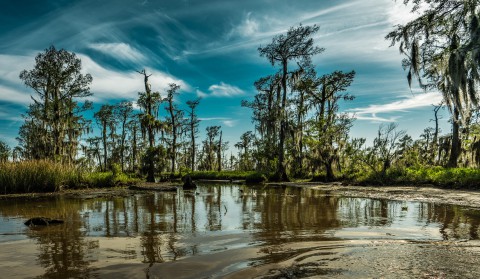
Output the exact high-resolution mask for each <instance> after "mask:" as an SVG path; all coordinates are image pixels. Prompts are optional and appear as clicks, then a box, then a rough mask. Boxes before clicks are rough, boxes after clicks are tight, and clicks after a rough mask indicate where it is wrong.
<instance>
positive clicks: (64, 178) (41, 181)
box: [0, 160, 82, 194]
mask: <svg viewBox="0 0 480 279" xmlns="http://www.w3.org/2000/svg"><path fill="white" fill-rule="evenodd" d="M81 180H82V174H81V172H79V171H77V170H76V168H75V167H74V166H68V165H62V164H59V163H55V162H52V161H46V160H38V161H23V162H15V163H13V162H4V163H0V192H1V193H2V194H12V193H30V192H55V191H58V190H60V189H61V188H62V187H77V186H78V185H80V183H81Z"/></svg>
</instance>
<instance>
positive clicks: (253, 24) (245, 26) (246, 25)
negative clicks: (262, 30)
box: [228, 12, 259, 37]
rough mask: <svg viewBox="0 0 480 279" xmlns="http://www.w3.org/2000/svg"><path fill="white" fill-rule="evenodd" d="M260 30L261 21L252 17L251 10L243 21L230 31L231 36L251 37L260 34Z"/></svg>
mask: <svg viewBox="0 0 480 279" xmlns="http://www.w3.org/2000/svg"><path fill="white" fill-rule="evenodd" d="M258 31H259V22H258V21H257V20H256V19H254V18H253V17H252V13H251V12H249V13H247V14H246V15H245V18H244V19H243V21H242V22H241V23H240V24H239V25H237V26H235V27H234V28H233V29H232V30H231V31H230V33H229V34H228V35H229V37H232V36H240V37H250V36H255V35H257V34H258Z"/></svg>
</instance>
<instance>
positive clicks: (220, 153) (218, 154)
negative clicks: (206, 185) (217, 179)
mask: <svg viewBox="0 0 480 279" xmlns="http://www.w3.org/2000/svg"><path fill="white" fill-rule="evenodd" d="M217 162H218V167H217V171H219V172H220V171H222V131H220V140H219V142H218V152H217Z"/></svg>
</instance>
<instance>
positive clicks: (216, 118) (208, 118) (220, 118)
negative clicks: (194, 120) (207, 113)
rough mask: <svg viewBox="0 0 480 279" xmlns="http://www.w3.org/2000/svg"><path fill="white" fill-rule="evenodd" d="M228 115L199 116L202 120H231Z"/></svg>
mask: <svg viewBox="0 0 480 279" xmlns="http://www.w3.org/2000/svg"><path fill="white" fill-rule="evenodd" d="M229 119H230V118H228V117H199V118H198V120H200V121H214V120H229Z"/></svg>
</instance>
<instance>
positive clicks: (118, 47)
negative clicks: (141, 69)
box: [88, 43, 145, 62]
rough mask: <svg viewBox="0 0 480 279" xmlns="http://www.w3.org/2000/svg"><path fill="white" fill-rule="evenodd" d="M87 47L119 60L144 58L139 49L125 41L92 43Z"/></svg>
mask: <svg viewBox="0 0 480 279" xmlns="http://www.w3.org/2000/svg"><path fill="white" fill-rule="evenodd" d="M88 47H89V48H91V49H94V50H97V51H99V52H101V53H103V54H106V55H109V56H111V57H113V58H116V59H119V60H124V61H132V62H142V61H144V60H145V56H144V55H143V54H142V53H141V52H140V51H138V50H137V49H135V48H133V47H131V46H130V45H129V44H126V43H93V44H89V45H88Z"/></svg>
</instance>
